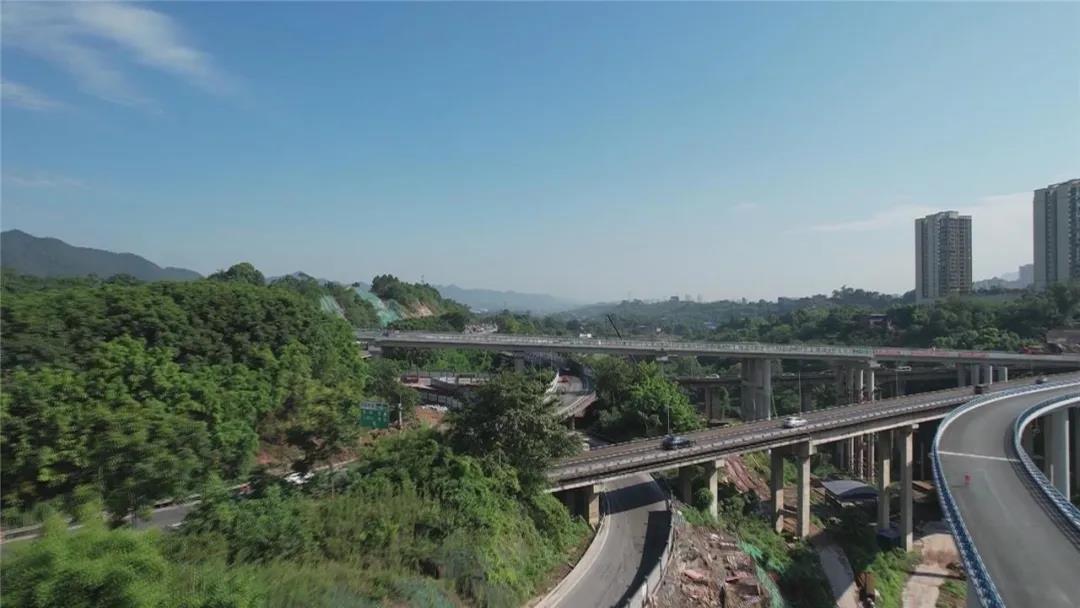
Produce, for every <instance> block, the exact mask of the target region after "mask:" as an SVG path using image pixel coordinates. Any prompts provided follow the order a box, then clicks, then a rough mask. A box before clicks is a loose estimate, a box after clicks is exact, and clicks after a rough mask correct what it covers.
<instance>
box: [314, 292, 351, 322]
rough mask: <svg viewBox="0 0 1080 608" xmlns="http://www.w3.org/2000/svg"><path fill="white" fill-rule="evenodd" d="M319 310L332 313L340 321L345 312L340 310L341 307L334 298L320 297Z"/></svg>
mask: <svg viewBox="0 0 1080 608" xmlns="http://www.w3.org/2000/svg"><path fill="white" fill-rule="evenodd" d="M319 308H321V309H322V311H323V312H329V313H333V314H335V315H337V316H339V317H341V318H342V319H344V318H345V311H344V310H342V309H341V305H340V304H338V303H337V300H335V299H334V296H320V297H319Z"/></svg>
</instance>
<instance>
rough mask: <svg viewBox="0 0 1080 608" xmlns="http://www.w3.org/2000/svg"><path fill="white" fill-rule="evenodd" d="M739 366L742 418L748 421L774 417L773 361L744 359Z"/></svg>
mask: <svg viewBox="0 0 1080 608" xmlns="http://www.w3.org/2000/svg"><path fill="white" fill-rule="evenodd" d="M739 367H740V368H741V371H740V376H741V385H740V386H741V388H740V390H739V400H740V403H741V406H742V408H741V409H742V419H743V420H744V421H748V420H767V419H769V418H772V361H771V360H769V359H743V360H742V361H741V362H740V365H739Z"/></svg>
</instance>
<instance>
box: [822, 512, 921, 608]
mask: <svg viewBox="0 0 1080 608" xmlns="http://www.w3.org/2000/svg"><path fill="white" fill-rule="evenodd" d="M827 529H828V531H829V535H830V536H832V538H833V539H834V540H835V541H836V542H837V543H838V544H839V545H840V547H841V548H842V549H843V550H844V553H845V554H846V555H847V558H848V562H850V563H851V568H852V570H853V571H854V572H855V573H856V574H858V573H860V572H869V573H870V574H871V575H872V576H873V578H874V588H875V589H876V590H877V592H878V594H879V595H880V602H879V603H878V606H879V607H880V608H900V601H901V598H902V596H903V593H904V583H905V582H906V581H907V578H908V576H909V574H910V572H911V570H912V568H914V566H915V564H916V563H918V560H919V555H918V553H914V552H904V551H903V550H902V549H887V550H883V549H882V548H881V547H879V546H878V543H877V537H876V533H875V530H874V525H873V521H872V520H871V519H870V516H869V515H868V514H867V513H866V512H864V511H862V510H861V509H857V508H848V509H843V510H842V511H841V512H840V513H839V516H838V517H835V518H832V519H831V520H830V521H829V523H828V528H827Z"/></svg>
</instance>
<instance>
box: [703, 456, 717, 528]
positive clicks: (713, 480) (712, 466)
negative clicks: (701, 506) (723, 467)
mask: <svg viewBox="0 0 1080 608" xmlns="http://www.w3.org/2000/svg"><path fill="white" fill-rule="evenodd" d="M704 466H705V487H706V488H708V489H709V496H711V497H712V502H711V503H709V513H711V514H712V516H713V517H718V516H719V515H720V509H719V505H718V504H717V500H716V487H717V484H718V482H719V481H720V461H719V460H710V461H709V462H706V463H705V464H704Z"/></svg>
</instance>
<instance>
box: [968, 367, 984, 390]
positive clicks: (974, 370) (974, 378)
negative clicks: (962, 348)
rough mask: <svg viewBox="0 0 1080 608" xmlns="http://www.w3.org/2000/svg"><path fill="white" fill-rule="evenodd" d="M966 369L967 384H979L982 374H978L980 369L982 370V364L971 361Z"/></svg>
mask: <svg viewBox="0 0 1080 608" xmlns="http://www.w3.org/2000/svg"><path fill="white" fill-rule="evenodd" d="M968 370H969V374H968V380H969V384H971V385H972V386H975V385H976V384H981V377H982V374H980V371H981V370H982V366H981V365H979V364H978V363H971V364H969V365H968Z"/></svg>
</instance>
